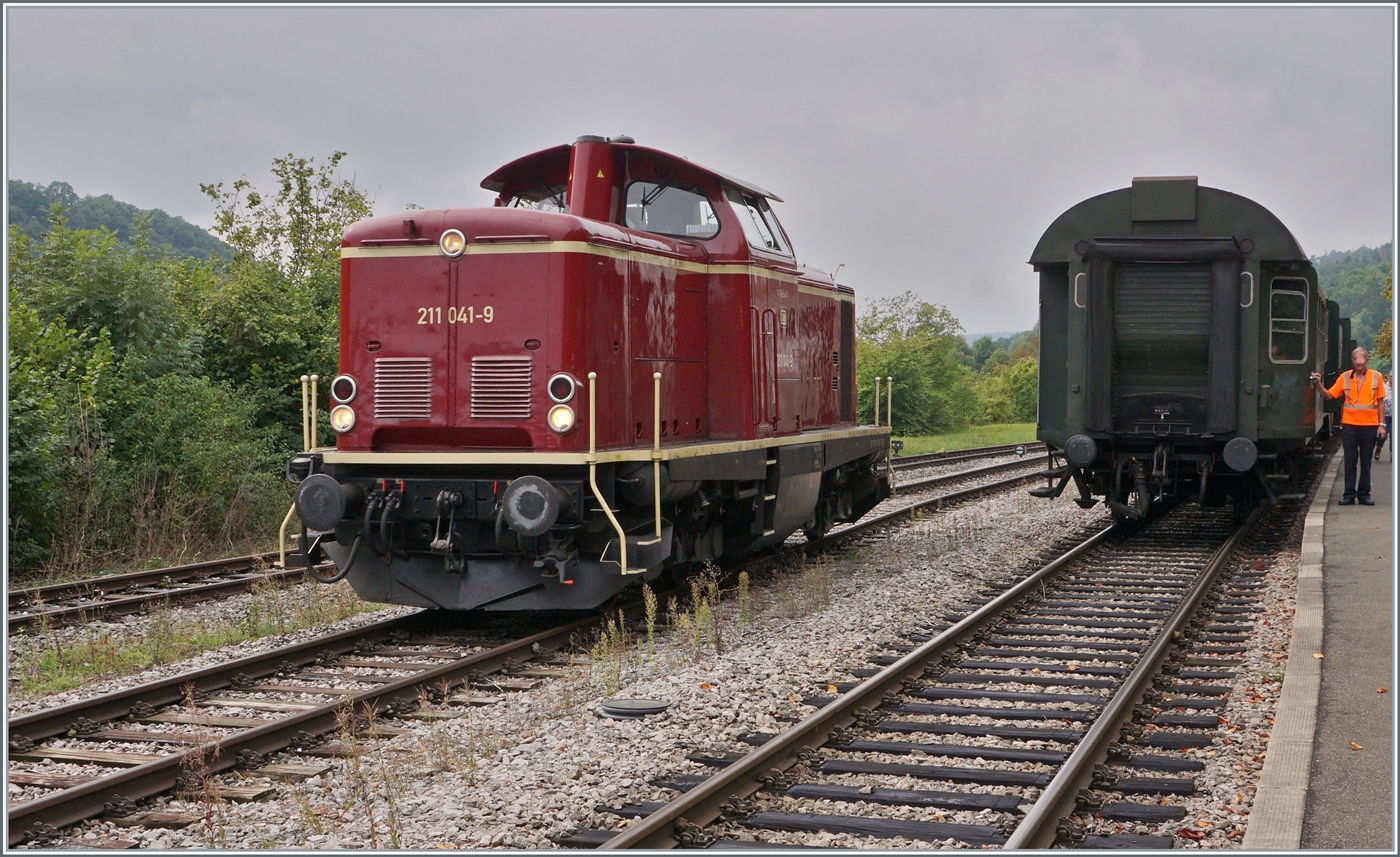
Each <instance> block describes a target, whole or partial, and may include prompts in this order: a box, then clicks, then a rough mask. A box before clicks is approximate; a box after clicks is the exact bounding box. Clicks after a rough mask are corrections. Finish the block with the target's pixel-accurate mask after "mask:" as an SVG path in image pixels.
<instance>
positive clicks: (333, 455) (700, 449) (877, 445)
mask: <svg viewBox="0 0 1400 857" xmlns="http://www.w3.org/2000/svg"><path fill="white" fill-rule="evenodd" d="M889 432H890V430H889V427H888V426H858V427H856V428H849V429H827V430H824V431H817V432H812V433H810V434H797V435H785V436H783V437H761V438H756V439H754V440H733V441H719V442H711V443H692V444H685V445H682V446H663V447H661V452H660V455H659V458H660V459H661V460H662V461H672V460H674V459H678V458H698V457H700V456H704V455H723V454H725V453H731V452H744V451H746V450H751V449H768V448H771V447H775V446H791V445H793V444H799V443H821V442H823V441H832V440H842V439H845V438H853V437H868V438H870V439H871V447H870V449H871V450H872V451H874V450H879V449H884V448H885V445H886V444H887V443H888V442H889ZM311 451H312V452H318V453H320V454H321V456H322V460H323V461H325V462H326V463H327V464H539V465H550V464H588V463H589V461H588V453H586V452H536V451H534V450H529V449H522V450H519V451H518V452H340V451H338V450H336V449H335V448H334V447H323V448H321V449H315V450H311ZM651 454H652V450H651V448H650V447H643V448H637V449H600V450H598V452H597V457H596V458H595V459H594V460H596V461H597V462H598V463H599V464H609V463H612V462H617V461H651Z"/></svg>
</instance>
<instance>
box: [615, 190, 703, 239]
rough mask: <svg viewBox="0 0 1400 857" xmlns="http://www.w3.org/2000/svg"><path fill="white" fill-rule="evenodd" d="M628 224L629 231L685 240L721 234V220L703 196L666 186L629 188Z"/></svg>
mask: <svg viewBox="0 0 1400 857" xmlns="http://www.w3.org/2000/svg"><path fill="white" fill-rule="evenodd" d="M625 222H626V224H627V227H628V228H629V229H640V230H642V231H644V232H656V233H659V234H661V235H675V236H677V237H681V238H713V237H715V235H717V234H719V219H718V218H716V217H715V210H714V208H712V207H711V206H710V200H709V199H707V198H706V197H705V195H704V194H703V193H701V192H700V191H698V190H691V189H687V188H682V187H675V186H674V185H668V184H665V183H664V182H663V183H661V184H655V183H653V182H632V183H631V184H630V185H628V186H627V217H626V221H625Z"/></svg>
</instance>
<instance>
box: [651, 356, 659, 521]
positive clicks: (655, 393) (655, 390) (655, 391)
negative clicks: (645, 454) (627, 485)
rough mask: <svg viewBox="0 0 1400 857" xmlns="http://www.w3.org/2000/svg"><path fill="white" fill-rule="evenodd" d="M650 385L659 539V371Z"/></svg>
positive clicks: (653, 472)
mask: <svg viewBox="0 0 1400 857" xmlns="http://www.w3.org/2000/svg"><path fill="white" fill-rule="evenodd" d="M651 387H652V395H651V398H652V409H653V411H654V414H653V420H652V447H651V485H652V489H653V493H654V494H655V500H656V502H655V506H656V540H657V541H658V542H659V541H661V373H660V372H653V373H651Z"/></svg>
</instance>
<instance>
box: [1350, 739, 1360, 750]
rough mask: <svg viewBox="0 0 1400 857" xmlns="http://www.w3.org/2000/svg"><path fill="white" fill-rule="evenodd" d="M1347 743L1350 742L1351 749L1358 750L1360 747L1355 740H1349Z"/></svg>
mask: <svg viewBox="0 0 1400 857" xmlns="http://www.w3.org/2000/svg"><path fill="white" fill-rule="evenodd" d="M1349 743H1350V744H1351V749H1353V750H1360V749H1361V745H1360V744H1358V743H1356V742H1355V741H1351V742H1349Z"/></svg>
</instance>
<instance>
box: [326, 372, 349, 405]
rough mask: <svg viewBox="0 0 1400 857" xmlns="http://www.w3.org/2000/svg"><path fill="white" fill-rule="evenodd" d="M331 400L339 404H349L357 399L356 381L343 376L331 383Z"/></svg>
mask: <svg viewBox="0 0 1400 857" xmlns="http://www.w3.org/2000/svg"><path fill="white" fill-rule="evenodd" d="M331 398H333V399H335V400H336V401H337V402H348V401H350V400H351V399H353V398H355V379H354V378H351V377H350V376H349V375H341V376H339V377H338V378H336V379H335V380H334V381H332V382H331Z"/></svg>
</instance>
